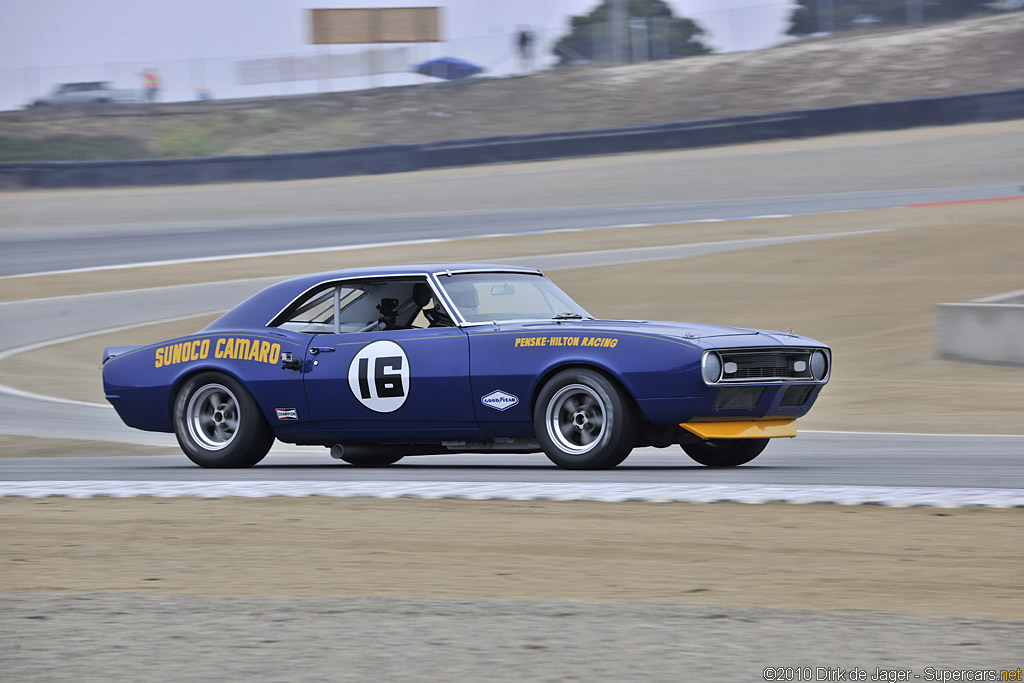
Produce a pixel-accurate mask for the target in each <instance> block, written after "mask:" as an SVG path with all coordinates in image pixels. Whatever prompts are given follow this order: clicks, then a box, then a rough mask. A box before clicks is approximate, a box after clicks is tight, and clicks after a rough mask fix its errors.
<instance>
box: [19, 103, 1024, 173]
mask: <svg viewBox="0 0 1024 683" xmlns="http://www.w3.org/2000/svg"><path fill="white" fill-rule="evenodd" d="M1017 118H1024V89H1018V90H1002V91H998V92H988V93H975V94H971V95H954V96H949V97H928V98H920V99H913V100H898V101H894V102H876V103H872V104H857V105H851V106H846V107H832V108H829V109H805V110H798V111H789V112H780V113H776V114H766V115H761V116H734V117H727V118H719V119H701V120H696V121H679V122H675V123H665V124H655V125H647V126H631V127H626V128H608V129H601V130H585V131H571V132H560V133H541V134H535V135H509V136H501V137H490V138H474V139H467V140H449V141H443V142H429V143H419V144H400V145H378V146H373V147H356V148H352V149H342V150H332V151H324V152H309V153H296V154H261V155H251V156H231V157H209V158H201V159H144V160H132V161H52V162H33V163H5V164H0V188H7V189H15V188H57V187H112V186H118V185H192V184H199V183H211V182H244V181H253V180H299V179H304V178H329V177H336V176H350V175H369V174H375V173H400V172H404V171H414V170H419V169H426V168H444V167H450V166H468V165H474V164H486V163H496V162H509V161H535V160H541V159H555V158H560V157H573V156H586V155H595V154H615V153H620V152H642V151H651V150H663V149H684V148H692V147H711V146H717V145H729V144H738V143H745V142H756V141H762V140H774V139H779V138H800V137H813V136H819V135H833V134H836V133H852V132H861V131H869V130H896V129H900V128H912V127H917V126H940V125H951V124H957V123H978V122H986V121H1003V120H1008V119H1017Z"/></svg>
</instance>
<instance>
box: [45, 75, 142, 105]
mask: <svg viewBox="0 0 1024 683" xmlns="http://www.w3.org/2000/svg"><path fill="white" fill-rule="evenodd" d="M142 101H143V100H142V97H140V96H139V92H138V91H136V90H117V89H115V88H111V87H110V83H108V82H106V81H91V82H87V83H61V84H60V85H58V86H56V87H55V88H54V89H53V91H52V92H51V93H50V94H48V95H44V96H43V97H40V98H39V99H37V100H35V101H34V102H32V105H31V106H33V107H66V106H72V105H82V104H103V103H114V104H129V103H134V102H142Z"/></svg>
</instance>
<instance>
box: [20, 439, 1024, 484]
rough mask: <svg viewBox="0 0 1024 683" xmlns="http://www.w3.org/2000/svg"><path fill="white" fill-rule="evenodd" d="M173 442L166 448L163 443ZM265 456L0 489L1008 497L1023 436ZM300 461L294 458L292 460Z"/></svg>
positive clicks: (31, 473)
mask: <svg viewBox="0 0 1024 683" xmlns="http://www.w3.org/2000/svg"><path fill="white" fill-rule="evenodd" d="M172 441H173V439H172ZM291 448H292V450H293V451H294V453H281V454H275V453H271V455H269V456H268V457H267V458H266V459H265V460H264V461H263V462H261V463H260V464H259V465H257V466H256V467H253V468H250V469H245V470H217V471H211V470H204V469H202V468H199V467H196V466H195V465H193V464H192V463H191V462H190V461H189V460H188V459H187V458H186V457H185V456H184V455H167V456H162V455H155V456H124V457H109V458H104V457H92V458H75V457H68V458H24V459H22V458H13V459H12V458H7V459H3V460H0V479H3V480H7V481H69V480H72V481H165V482H172V481H173V482H177V481H210V480H216V481H239V482H260V481H289V482H302V481H343V482H370V481H379V482H410V481H416V482H475V483H482V482H535V483H574V484H592V483H628V484H673V483H677V484H684V483H685V484H708V483H728V484H761V485H769V484H779V485H791V484H792V485H818V486H828V485H842V486H872V487H877V486H902V487H908V486H909V487H956V488H996V489H1001V488H1012V487H1014V486H1015V485H1017V484H1019V477H1017V476H1016V472H1018V471H1019V461H1020V453H1021V452H1022V451H1024V436H1019V437H1018V436H988V437H986V436H928V435H912V434H905V435H903V434H844V433H838V432H802V433H801V434H800V436H799V437H797V438H796V439H792V440H787V439H776V440H775V441H773V442H772V443H771V444H769V446H768V448H767V449H766V450H765V452H764V453H763V454H762V455H761V456H760V457H758V459H757V460H755V461H754V462H752V463H750V464H749V465H745V466H743V467H737V468H735V469H731V470H719V469H711V468H707V467H703V466H702V465H698V464H697V463H695V462H693V461H692V460H690V458H689V457H687V456H686V454H685V453H683V452H682V450H681V449H680V448H679V447H677V446H673V447H669V448H664V449H657V448H639V449H637V450H635V451H634V452H633V454H632V455H630V457H629V458H627V459H626V461H625V462H624V463H623V464H622V465H620V466H619V467H617V468H616V469H614V470H600V471H572V470H563V469H560V468H558V467H556V466H555V465H554V464H552V463H551V462H550V461H549V460H548V459H547V458H546V457H544V455H542V454H536V455H497V454H493V455H483V454H481V455H436V456H419V457H410V458H405V459H404V460H402V461H400V462H399V463H397V464H395V465H393V466H391V467H385V468H358V467H351V466H349V465H347V464H345V463H342V462H341V461H338V460H333V459H331V457H330V455H329V454H328V452H327V449H325V448H319V447H309V448H304V449H297V448H296V447H291ZM300 453H301V454H300Z"/></svg>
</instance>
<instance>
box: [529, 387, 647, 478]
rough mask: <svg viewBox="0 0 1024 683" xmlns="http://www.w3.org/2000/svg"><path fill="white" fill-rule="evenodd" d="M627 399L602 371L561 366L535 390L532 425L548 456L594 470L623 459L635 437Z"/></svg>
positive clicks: (562, 464)
mask: <svg viewBox="0 0 1024 683" xmlns="http://www.w3.org/2000/svg"><path fill="white" fill-rule="evenodd" d="M631 412H632V411H631V410H630V404H629V402H628V400H627V399H626V397H625V396H624V395H623V393H622V391H621V390H620V389H619V388H618V387H616V386H615V384H613V383H612V382H611V380H609V379H608V378H606V377H605V376H604V375H602V374H600V373H598V372H595V371H593V370H588V369H586V368H574V369H571V370H564V371H562V372H560V373H558V374H557V375H555V376H554V377H552V378H551V379H550V380H548V382H547V384H545V385H544V388H543V389H541V391H540V394H538V396H537V405H536V406H535V407H534V409H533V425H534V429H535V431H536V433H537V441H539V442H540V446H541V448H542V449H544V453H545V454H546V455H547V456H548V458H549V459H550V460H551V461H552V462H553V463H555V464H556V465H559V466H560V467H565V468H567V469H574V470H599V469H608V468H611V467H615V466H616V465H618V464H619V463H620V462H622V461H623V460H625V459H626V456H628V455H629V453H630V451H632V450H633V444H634V441H635V438H636V431H635V425H634V424H633V419H632V415H631Z"/></svg>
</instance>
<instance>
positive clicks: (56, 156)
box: [0, 12, 1024, 161]
mask: <svg viewBox="0 0 1024 683" xmlns="http://www.w3.org/2000/svg"><path fill="white" fill-rule="evenodd" d="M1022 58H1024V13H1021V12H1015V13H1008V14H1002V15H999V16H989V17H984V18H980V19H972V20H965V21H957V22H950V23H945V24H936V25H929V26H924V27H921V28H914V29H903V30H875V31H861V32H856V33H847V34H845V35H840V36H835V37H832V38H829V39H805V40H800V41H796V42H794V43H790V44H787V45H783V46H780V47H776V48H773V49H768V50H759V51H754V52H736V53H729V54H723V55H706V56H700V57H690V58H686V59H675V60H666V61H662V62H654V63H647V64H636V65H628V66H618V67H585V68H560V69H553V70H550V71H546V72H543V73H540V74H536V75H533V76H529V77H523V78H499V79H470V80H469V81H464V82H459V83H447V84H425V85H421V86H413V87H403V88H380V89H376V90H367V91H359V92H345V93H331V94H325V95H319V96H305V97H299V98H264V99H254V100H234V101H224V102H203V103H198V104H197V103H181V104H161V105H154V106H145V107H131V108H128V107H120V108H112V109H110V110H109V111H105V112H85V113H83V112H81V111H53V112H40V111H36V110H31V111H19V112H7V113H3V114H0V161H29V160H71V159H115V158H152V157H190V156H191V157H195V156H215V155H223V154H264V153H277V152H303V151H316V150H323V149H340V148H345V147H355V146H359V145H376V144H391V143H403V142H428V141H436V140H451V139H460V138H474V137H487V136H494V135H511V134H525V133H546V132H551V131H574V130H584V129H597V128H607V127H615V126H634V125H641V124H654V123H665V122H671V121H684V120H694V119H703V118H713V117H721V116H743V115H750V114H764V113H770V112H778V111H789V110H793V109H808V108H820V107H836V106H843V105H850V104H859V103H864V102H879V101H886V100H900V99H908V98H914V97H928V96H940V95H959V94H964V93H974V92H984V91H993V90H1004V89H1011V88H1020V87H1024V77H1022V75H1021V70H1020V63H1021V60H1022Z"/></svg>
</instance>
